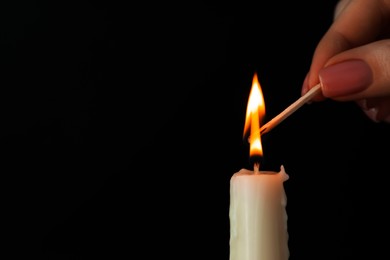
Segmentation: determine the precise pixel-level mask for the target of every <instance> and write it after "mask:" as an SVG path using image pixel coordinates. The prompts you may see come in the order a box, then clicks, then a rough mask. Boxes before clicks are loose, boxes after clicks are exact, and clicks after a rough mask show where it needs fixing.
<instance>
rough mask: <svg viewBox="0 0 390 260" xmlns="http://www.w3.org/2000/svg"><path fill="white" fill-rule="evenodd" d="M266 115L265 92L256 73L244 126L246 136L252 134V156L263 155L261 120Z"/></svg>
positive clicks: (250, 151)
mask: <svg viewBox="0 0 390 260" xmlns="http://www.w3.org/2000/svg"><path fill="white" fill-rule="evenodd" d="M264 116H265V104H264V98H263V93H262V91H261V87H260V83H259V80H258V77H257V74H256V73H255V74H254V76H253V80H252V89H251V92H250V94H249V99H248V105H247V109H246V117H245V126H244V137H245V136H248V135H250V139H249V143H250V149H249V155H250V157H253V156H263V147H262V145H261V138H260V122H262V120H263V118H264Z"/></svg>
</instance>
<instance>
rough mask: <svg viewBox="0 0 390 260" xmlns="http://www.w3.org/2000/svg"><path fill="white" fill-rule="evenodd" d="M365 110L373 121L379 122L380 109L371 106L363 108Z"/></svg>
mask: <svg viewBox="0 0 390 260" xmlns="http://www.w3.org/2000/svg"><path fill="white" fill-rule="evenodd" d="M363 112H364V113H365V114H366V116H368V117H369V118H370V119H371V120H372V121H374V122H376V123H378V122H379V120H378V119H377V115H378V109H376V108H375V107H374V108H370V109H367V110H363Z"/></svg>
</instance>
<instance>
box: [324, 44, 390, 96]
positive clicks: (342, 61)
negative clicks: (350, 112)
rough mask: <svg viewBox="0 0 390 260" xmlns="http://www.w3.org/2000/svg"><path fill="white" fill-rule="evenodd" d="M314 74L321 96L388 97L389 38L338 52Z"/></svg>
mask: <svg viewBox="0 0 390 260" xmlns="http://www.w3.org/2000/svg"><path fill="white" fill-rule="evenodd" d="M318 76H319V80H320V82H321V85H322V94H323V96H325V97H328V98H332V99H334V100H339V101H349V100H360V99H366V98H377V97H385V96H389V97H390V40H382V41H377V42H374V43H370V44H367V45H363V46H360V47H357V48H354V49H350V50H347V51H344V52H342V53H339V54H337V55H335V56H333V57H332V58H331V59H330V60H328V62H327V63H326V64H325V66H324V68H323V69H321V70H320V71H319V73H318Z"/></svg>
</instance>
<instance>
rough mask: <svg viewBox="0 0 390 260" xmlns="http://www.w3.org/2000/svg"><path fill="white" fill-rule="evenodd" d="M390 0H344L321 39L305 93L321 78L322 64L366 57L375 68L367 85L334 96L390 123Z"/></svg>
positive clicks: (320, 96) (377, 118) (323, 96)
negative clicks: (351, 91) (353, 91)
mask: <svg viewBox="0 0 390 260" xmlns="http://www.w3.org/2000/svg"><path fill="white" fill-rule="evenodd" d="M389 36H390V0H341V1H340V2H339V3H338V4H337V6H336V8H335V12H334V21H333V23H332V25H331V26H330V27H329V29H328V31H327V32H326V33H325V34H324V35H323V37H322V39H321V40H320V42H319V43H318V45H317V47H316V49H315V51H314V55H313V58H312V63H311V66H310V69H309V72H308V73H307V76H306V78H305V80H304V83H303V85H302V94H304V93H306V92H307V91H308V90H309V89H310V88H311V87H313V86H315V85H316V84H318V83H319V82H320V79H319V74H320V71H321V69H322V68H325V67H327V66H331V65H333V64H336V63H340V62H343V61H348V60H356V59H359V60H363V61H365V62H366V63H367V64H368V65H369V67H370V68H371V70H372V72H373V82H372V84H370V85H369V86H368V88H367V89H365V90H363V91H361V92H358V93H354V94H351V95H345V96H329V95H327V93H322V95H319V96H318V97H316V98H315V99H314V100H313V101H321V100H324V99H326V98H331V99H334V100H336V101H355V102H356V103H357V104H359V105H360V106H361V108H362V109H363V111H364V112H366V114H367V116H369V117H370V118H371V119H372V120H374V121H376V122H380V121H385V122H389V123H390V37H389Z"/></svg>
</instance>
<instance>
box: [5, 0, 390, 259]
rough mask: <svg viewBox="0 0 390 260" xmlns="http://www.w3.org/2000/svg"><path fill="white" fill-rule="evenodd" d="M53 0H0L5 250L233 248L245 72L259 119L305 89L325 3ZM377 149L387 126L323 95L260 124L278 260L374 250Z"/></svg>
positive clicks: (379, 185) (381, 155)
mask: <svg viewBox="0 0 390 260" xmlns="http://www.w3.org/2000/svg"><path fill="white" fill-rule="evenodd" d="M54 2H55V1H54ZM54 2H53V1H52V2H51V3H46V2H43V1H35V2H34V1H18V2H16V1H15V2H12V4H3V3H2V4H1V6H2V8H1V11H0V12H1V34H2V38H1V49H0V52H1V60H0V65H1V79H0V80H1V81H0V82H1V99H2V102H1V107H2V109H1V129H0V131H1V132H0V133H1V145H0V147H1V149H2V150H3V155H2V157H1V160H2V162H1V173H2V177H3V182H2V187H3V188H4V189H3V191H4V193H3V200H2V201H3V207H2V214H3V215H4V216H6V220H5V221H4V222H3V224H4V226H5V227H6V229H7V231H8V230H9V231H10V232H7V233H4V234H6V238H7V241H8V242H9V244H10V246H12V247H8V246H7V248H11V249H12V254H13V255H14V256H15V258H16V257H19V256H20V255H22V254H23V255H27V256H28V258H33V257H38V258H39V259H97V258H102V259H114V258H116V257H119V256H121V258H122V259H154V258H156V257H157V258H164V259H165V258H166V259H225V260H226V259H228V257H229V218H228V211H229V180H230V177H231V176H232V174H233V173H235V172H237V171H238V170H240V169H241V168H248V167H250V165H249V147H248V145H247V143H246V142H245V141H243V140H242V131H243V125H244V120H245V118H244V117H245V109H246V104H247V100H248V95H249V91H250V87H251V82H252V77H253V73H254V72H257V73H258V76H259V80H260V84H261V87H262V90H263V93H264V98H265V103H266V119H265V121H267V120H269V119H271V118H272V117H273V116H275V115H277V114H278V113H279V112H281V111H282V110H283V109H284V108H286V107H287V106H288V105H290V104H291V103H292V102H294V101H295V100H296V99H298V98H299V97H300V88H301V84H302V81H303V78H304V76H305V73H306V72H307V70H308V68H309V65H310V60H311V55H312V53H313V51H314V48H315V46H316V43H317V42H318V41H319V39H320V37H321V36H322V34H323V33H324V32H325V30H326V29H327V27H328V26H329V24H330V23H331V19H332V12H333V6H334V4H335V2H336V1H325V0H323V1H312V3H310V4H308V3H301V2H299V1H298V2H291V1H286V2H287V3H286V2H281V1H254V2H247V1H244V2H243V1H236V2H233V3H230V4H228V3H223V4H222V3H209V2H207V1H204V2H202V1H192V2H186V3H173V2H158V3H142V4H139V3H138V4H125V3H119V2H118V3H116V2H113V1H90V2H88V1H74V2H73V1H67V2H63V3H57V2H55V3H54ZM389 146H390V138H389V126H388V125H383V124H375V123H373V122H371V121H369V120H368V119H367V118H366V117H365V116H364V115H363V113H362V112H361V111H360V110H359V109H358V108H357V106H355V104H353V103H337V102H332V101H329V100H328V101H324V102H321V103H313V104H310V105H306V106H304V107H302V108H301V109H300V110H298V111H297V112H296V113H295V114H293V115H292V116H290V117H289V118H288V119H286V120H285V121H284V122H283V123H281V124H280V125H279V126H278V127H276V128H275V129H274V130H272V131H271V132H269V133H267V134H266V135H264V136H263V149H264V163H263V165H262V168H263V169H264V170H274V171H278V170H279V167H280V165H284V166H285V168H286V171H287V173H288V174H289V176H290V179H289V180H288V181H287V182H286V183H285V189H286V193H287V197H288V206H287V212H288V216H289V218H288V226H289V235H290V238H289V248H290V253H291V257H290V259H291V260H294V259H299V260H302V259H317V260H318V259H327V260H328V259H355V258H356V256H362V255H365V254H367V255H369V256H370V257H371V258H370V259H379V258H380V257H379V256H380V255H381V254H384V253H387V244H388V239H387V234H388V232H389V224H388V217H389V214H388V213H387V210H386V208H387V204H388V195H387V191H386V189H387V187H388V185H387V183H386V181H385V180H386V178H385V177H386V175H387V174H388V173H389V170H388V168H387V162H388V147H389ZM382 235H383V236H384V237H382ZM18 259H20V258H18Z"/></svg>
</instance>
